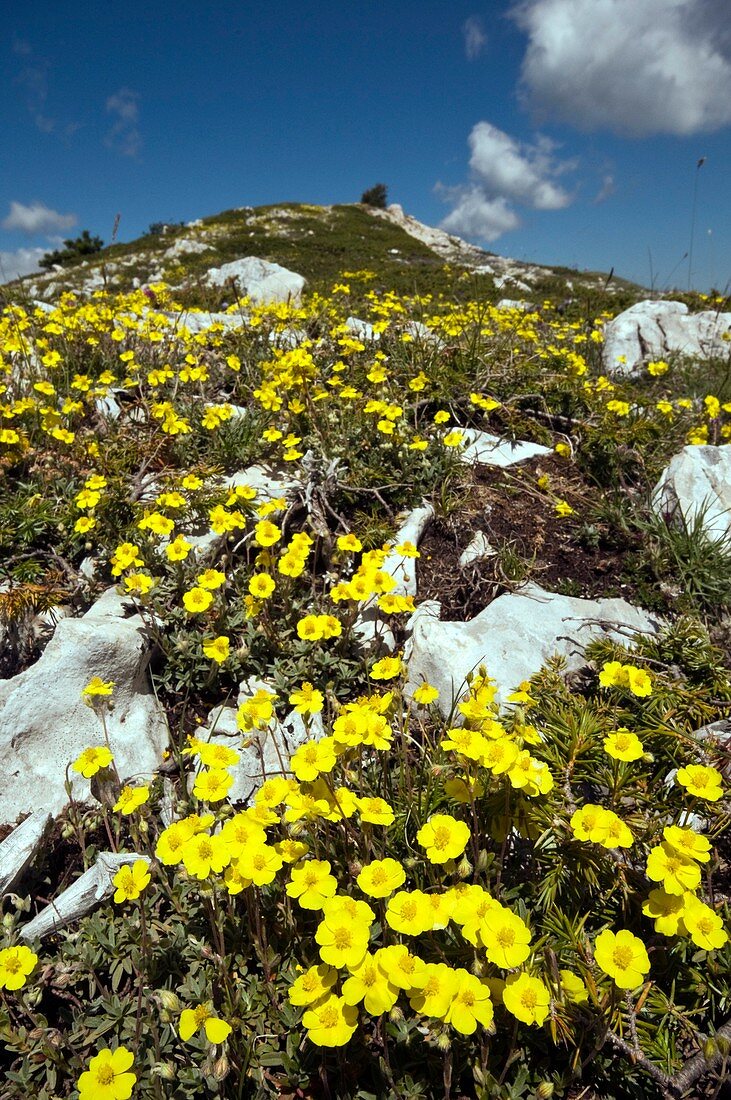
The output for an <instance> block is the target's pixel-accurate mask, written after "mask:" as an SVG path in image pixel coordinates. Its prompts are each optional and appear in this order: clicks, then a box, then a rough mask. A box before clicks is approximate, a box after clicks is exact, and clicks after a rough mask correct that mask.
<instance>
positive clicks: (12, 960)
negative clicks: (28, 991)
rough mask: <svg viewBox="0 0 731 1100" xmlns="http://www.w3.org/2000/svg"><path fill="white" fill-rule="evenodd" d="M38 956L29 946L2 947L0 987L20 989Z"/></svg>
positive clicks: (0, 954)
mask: <svg viewBox="0 0 731 1100" xmlns="http://www.w3.org/2000/svg"><path fill="white" fill-rule="evenodd" d="M37 962H38V956H37V955H36V954H35V953H34V952H33V951H31V949H30V948H29V947H26V946H25V945H24V944H20V945H19V946H18V947H4V948H3V949H2V950H1V951H0V989H8V990H11V991H13V990H16V989H22V988H23V986H24V985H25V983H26V979H27V978H28V975H29V974H30V973H31V972H32V970H33V968H34V967H35V965H36V963H37Z"/></svg>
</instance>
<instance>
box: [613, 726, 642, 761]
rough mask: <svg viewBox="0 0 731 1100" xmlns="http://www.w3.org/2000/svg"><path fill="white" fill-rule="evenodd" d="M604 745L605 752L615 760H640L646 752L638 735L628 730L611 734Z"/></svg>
mask: <svg viewBox="0 0 731 1100" xmlns="http://www.w3.org/2000/svg"><path fill="white" fill-rule="evenodd" d="M603 745H604V751H605V752H606V753H607V755H608V756H611V757H612V758H613V759H614V760H628V761H629V760H640V759H642V756H643V755H644V752H645V750H644V748H643V747H642V742H641V741H640V739H639V737H638V736H637V734H636V733H630V731H629V730H626V729H619V730H617V731H616V733H610V734H609V736H608V737H606V738H605V740H604V742H603Z"/></svg>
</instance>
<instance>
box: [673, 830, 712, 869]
mask: <svg viewBox="0 0 731 1100" xmlns="http://www.w3.org/2000/svg"><path fill="white" fill-rule="evenodd" d="M662 835H663V836H664V837H665V840H666V841H667V842H668V844H670V845H671V847H673V848H675V850H676V852H680V854H681V855H683V856H687V857H689V858H690V859H696V860H698V862H699V863H708V862H709V860H710V858H711V854H710V853H711V842H710V840H708V839H707V837H704V836H702V835H701V834H700V833H696V832H695V831H694V830H693V829H680V828H679V827H678V826H677V825H667V826H666V827H665V828H664V829H663V831H662Z"/></svg>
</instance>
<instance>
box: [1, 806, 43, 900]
mask: <svg viewBox="0 0 731 1100" xmlns="http://www.w3.org/2000/svg"><path fill="white" fill-rule="evenodd" d="M50 822H51V815H50V813H49V812H48V810H46V809H43V810H36V811H35V812H34V813H32V814H31V815H30V817H27V818H26V819H25V821H24V822H23V823H22V825H18V827H17V828H16V829H13V831H12V833H11V834H10V836H8V837H6V838H5V840H4V841H3V842H2V844H0V898H2V896H3V894H6V893H7V892H8V891H9V890H12V888H13V886H14V885H15V884H16V882H17V881H18V879H19V878H20V877H21V875H22V874H23V872H24V871H25V869H26V867H28V866H29V865H30V864H31V863H32V861H33V857H34V856H35V854H36V851H37V849H38V846H39V844H40V842H41V840H42V839H43V834H44V833H45V831H46V829H47V828H48V825H49V824H50Z"/></svg>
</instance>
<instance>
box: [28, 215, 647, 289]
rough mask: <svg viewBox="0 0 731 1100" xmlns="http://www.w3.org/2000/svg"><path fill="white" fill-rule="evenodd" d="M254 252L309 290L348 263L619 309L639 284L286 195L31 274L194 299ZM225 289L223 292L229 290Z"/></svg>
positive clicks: (40, 279) (382, 272)
mask: <svg viewBox="0 0 731 1100" xmlns="http://www.w3.org/2000/svg"><path fill="white" fill-rule="evenodd" d="M246 256H257V257H259V258H261V259H264V260H268V261H271V262H275V263H279V264H281V265H282V266H284V267H288V268H290V269H291V270H294V271H297V272H298V273H299V274H301V275H304V277H305V278H306V279H307V283H308V287H307V289H308V291H310V292H312V291H320V292H327V291H329V290H330V288H331V286H332V284H333V282H336V281H338V280H342V279H343V278H347V277H348V276H347V273H348V272H355V271H358V272H362V271H364V270H365V271H369V272H371V273H372V276H371V285H372V286H373V287H374V288H375V289H380V290H393V291H396V292H397V293H401V294H415V293H416V294H425V293H432V294H439V293H443V294H449V296H450V297H452V298H454V297H457V298H467V297H471V298H474V297H479V298H484V299H487V300H489V301H495V300H497V299H499V298H502V297H512V298H521V297H529V298H530V299H531V300H533V301H541V300H542V299H543V298H544V297H552V298H554V299H559V300H560V299H561V298H565V297H570V296H572V295H575V294H581V295H582V296H584V295H585V294H587V293H591V294H592V295H595V294H597V293H601V292H602V291H603V290H604V288H606V289H607V291H608V293H609V295H610V296H611V297H612V300H613V304H614V305H615V308H616V307H619V308H621V307H622V306H623V305H624V304H625V303H626V302H628V301H630V300H634V299H635V298H636V296H637V292H638V290H639V288H636V287H633V286H632V284H629V283H626V282H624V281H623V280H618V279H609V280H608V278H607V276H606V275H604V274H601V273H590V272H589V273H587V272H583V273H580V272H574V271H570V270H569V269H567V268H552V267H548V266H538V265H535V264H526V263H521V262H519V261H517V260H510V259H506V258H504V257H502V256H497V255H494V254H493V253H490V252H485V251H483V250H482V249H479V248H477V247H476V246H474V245H470V244H468V243H467V242H465V241H463V240H461V239H460V238H459V237H454V236H451V235H449V234H447V233H445V232H444V231H443V230H440V229H434V228H432V227H430V226H427V225H424V224H423V223H421V222H419V221H417V220H416V219H415V218H412V217H410V216H409V215H406V214H404V212H403V210H402V209H401V207H400V206H396V205H392V206H390V207H389V208H388V209H387V210H378V209H375V208H373V207H367V206H363V205H360V204H349V205H337V206H310V205H307V204H301V203H281V204H278V205H274V206H260V207H256V208H253V207H239V208H237V209H234V210H228V211H224V212H222V213H220V214H215V215H213V216H211V217H207V218H202V219H199V220H198V221H195V222H189V223H188V224H187V225H184V226H183V225H181V226H166V227H164V228H163V231H162V232H159V233H155V234H147V235H145V236H143V237H140V238H138V239H137V240H134V241H130V242H128V243H125V244H115V245H111V246H109V247H107V248H105V249H104V250H103V251H102V252H101V253H100V254H99V255H98V256H95V257H93V258H92V259H90V260H88V261H86V262H84V263H81V264H78V265H76V266H75V267H73V268H67V269H65V270H61V269H57V270H56V271H54V272H51V273H48V274H43V275H33V276H29V277H27V278H26V279H25V280H24V281H23V284H24V286H25V287H26V288H27V289H28V291H29V293H30V294H31V296H32V297H40V298H44V299H47V300H50V299H53V298H54V297H56V296H57V295H58V294H59V293H61V292H62V291H63V290H65V289H72V290H84V291H86V292H91V291H93V290H96V289H102V288H104V287H106V288H107V289H110V290H114V291H127V290H130V289H132V288H133V287H135V286H139V285H142V284H144V283H149V282H165V283H167V284H169V285H170V286H174V287H176V288H177V289H179V290H180V291H181V292H182V294H183V296H184V298H185V300H186V302H187V303H188V304H201V305H217V304H219V300H220V298H221V296H222V295H221V293H220V292H216V293H213V294H212V293H211V291H210V290H209V289H208V288H207V287H206V286H205V285H204V283H203V277H204V276H205V273H206V272H207V271H208V270H209V269H210V268H212V267H220V266H221V265H222V264H224V263H228V262H231V261H233V260H238V259H241V258H243V257H246ZM224 297H225V295H224Z"/></svg>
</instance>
